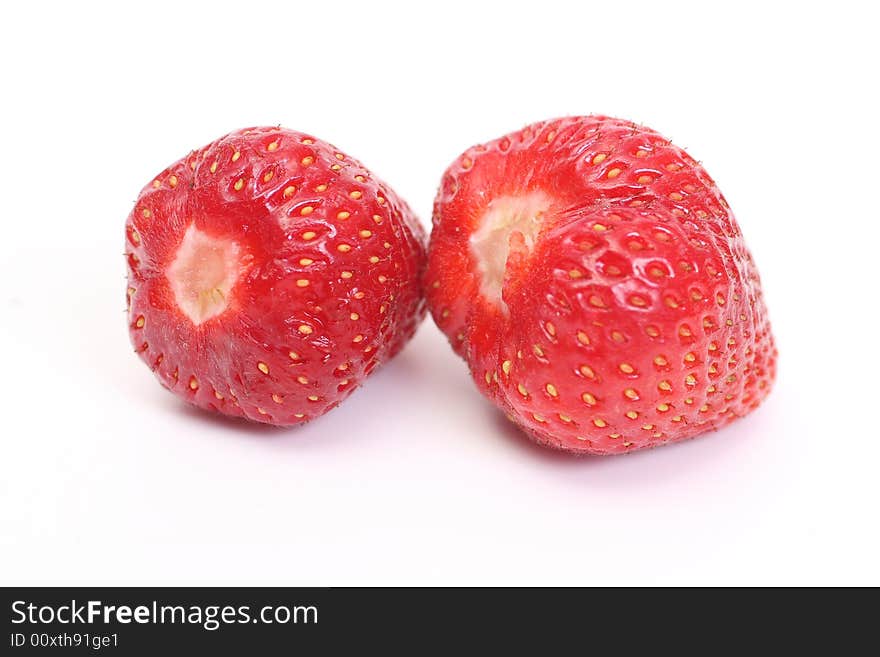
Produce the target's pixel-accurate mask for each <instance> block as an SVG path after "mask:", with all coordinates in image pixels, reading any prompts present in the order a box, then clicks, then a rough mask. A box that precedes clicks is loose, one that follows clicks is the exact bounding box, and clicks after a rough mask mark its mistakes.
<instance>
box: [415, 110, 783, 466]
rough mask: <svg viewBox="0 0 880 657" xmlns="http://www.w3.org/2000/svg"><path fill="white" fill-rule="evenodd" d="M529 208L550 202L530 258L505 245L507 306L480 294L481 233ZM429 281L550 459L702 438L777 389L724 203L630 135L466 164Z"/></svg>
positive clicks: (592, 135)
mask: <svg viewBox="0 0 880 657" xmlns="http://www.w3.org/2000/svg"><path fill="white" fill-rule="evenodd" d="M536 195H537V196H536ZM517 197H520V198H522V197H528V198H543V197H546V198H547V199H549V201H548V203H547V206H546V208H544V209H543V213H542V214H541V215H540V223H541V226H540V231H539V233H538V234H537V237H536V240H535V244H534V246H533V247H532V248H528V247H527V246H524V245H526V244H527V242H528V240H524V238H523V235H522V234H521V232H517V230H516V229H515V228H514V229H513V230H512V231H510V232H509V233H508V234H506V235H504V236H502V237H501V238H500V239H501V241H502V242H503V240H507V247H508V248H509V257H508V259H507V265H506V269H505V271H504V280H503V290H502V299H503V302H501V301H499V300H497V299H492V298H489V297H488V296H487V295H485V294H484V292H482V291H481V286H483V285H484V281H483V280H482V277H481V273H480V272H481V269H480V267H481V264H480V261H479V260H478V258H477V256H476V252H475V250H474V249H473V248H472V246H471V237H472V235H473V234H474V233H475V232H477V231H479V230H480V227H481V226H482V222H483V221H484V220H485V217H487V216H493V217H494V215H492V214H491V213H492V212H493V208H497V207H498V203H499V199H505V200H504V201H503V207H507V206H508V205H509V203H510V201H509V199H510V198H514V199H515V198H517ZM487 213H488V214H487ZM425 282H426V290H427V296H428V304H429V308H430V310H431V312H432V314H433V316H434V319H435V321H436V322H437V324H438V326H439V327H440V328H441V329H442V330H443V331H444V332H445V333H446V335H447V336H448V338H449V340H450V342H451V344H452V345H453V347H454V348H455V350H456V351H457V352H458V353H459V354H460V355H462V356H463V357H464V358H465V359H466V360H467V362H468V364H469V366H470V369H471V374H472V376H473V379H474V381H475V382H476V384H477V386H478V387H479V388H480V390H481V391H482V392H483V393H484V394H485V395H486V396H488V397H489V398H490V399H492V400H493V401H494V402H495V403H496V404H497V405H498V406H499V407H500V408H501V409H502V410H503V411H504V412H505V413H507V414H508V416H509V417H510V418H511V419H512V420H513V421H514V422H516V423H517V424H518V425H519V426H520V427H522V428H523V429H524V430H525V431H526V432H527V433H528V434H529V435H530V436H531V437H533V438H534V439H535V440H536V441H538V442H539V443H541V444H545V445H548V446H551V447H557V448H561V449H565V450H570V451H575V452H586V453H594V454H612V453H621V452H626V451H631V450H635V449H639V448H644V447H652V446H656V445H660V444H663V443H666V442H670V441H677V440H682V439H685V438H690V437H692V436H696V435H698V434H700V433H703V432H705V431H707V430H709V429H713V428H717V427H721V426H723V425H725V424H727V423H728V422H730V421H732V420H734V419H736V418H737V417H740V416H742V415H745V414H746V413H748V412H749V411H751V410H752V409H754V408H755V407H756V406H757V405H758V404H759V403H760V402H761V401H762V400H763V399H764V397H765V396H766V395H767V394H768V392H769V391H770V388H771V385H772V383H773V380H774V377H775V364H776V348H775V346H774V342H773V337H772V335H771V332H770V325H769V323H768V319H767V312H766V308H765V306H764V302H763V299H762V295H761V285H760V280H759V277H758V272H757V270H756V268H755V264H754V262H753V260H752V257H751V255H750V254H749V252H748V250H747V249H746V247H745V244H744V243H743V239H742V235H741V233H740V229H739V227H738V225H737V223H736V221H735V219H734V217H733V214H732V212H731V211H730V208H729V207H728V205H727V203H726V201H725V200H724V197H723V196H722V195H721V192H720V191H719V190H718V188H717V187H716V185H715V183H714V182H713V181H712V179H711V178H710V177H709V175H708V174H707V173H706V171H705V170H704V169H703V168H702V167H701V166H700V165H699V164H698V163H697V162H696V161H694V160H693V159H692V158H691V157H690V156H689V155H688V154H687V153H685V152H684V151H683V150H682V149H680V148H678V147H676V146H674V145H673V144H671V143H670V142H669V141H668V140H667V139H665V138H664V137H662V136H661V135H659V134H658V133H656V132H654V131H653V130H650V129H647V128H644V127H641V126H637V125H635V124H633V123H630V122H626V121H622V120H618V119H613V118H608V117H601V116H590V117H572V118H564V119H558V120H554V121H546V122H541V123H536V124H534V125H531V126H529V127H527V128H525V129H524V130H521V131H519V132H515V133H512V134H510V135H507V136H505V137H502V138H500V139H496V140H494V141H492V142H489V143H487V144H484V145H479V146H475V147H473V148H471V149H469V150H468V151H466V152H465V153H464V154H463V155H462V156H461V157H460V158H458V160H456V162H455V163H453V164H452V166H450V167H449V169H448V170H447V171H446V173H445V175H444V176H443V181H442V184H441V188H440V191H439V193H438V196H437V199H436V202H435V206H434V226H433V232H432V235H431V243H430V247H429V264H428V270H427V273H426V278H425Z"/></svg>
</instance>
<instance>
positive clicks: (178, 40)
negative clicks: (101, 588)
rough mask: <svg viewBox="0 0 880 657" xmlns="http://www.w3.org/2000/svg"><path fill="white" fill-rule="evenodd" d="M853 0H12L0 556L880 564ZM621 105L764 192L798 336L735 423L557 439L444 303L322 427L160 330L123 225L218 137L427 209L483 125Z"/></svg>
mask: <svg viewBox="0 0 880 657" xmlns="http://www.w3.org/2000/svg"><path fill="white" fill-rule="evenodd" d="M404 5H405V6H404ZM818 6H819V5H815V6H814V5H812V4H811V3H797V4H795V3H792V5H791V6H790V8H785V7H784V6H783V5H782V4H781V3H780V4H779V5H777V4H776V3H769V2H764V3H760V4H759V5H756V6H754V7H750V6H749V5H748V4H746V3H734V4H730V5H729V7H726V8H724V9H718V8H714V7H715V5H714V3H693V4H670V3H665V2H651V3H645V4H643V5H642V4H637V3H633V2H627V3H621V2H603V3H599V4H595V5H591V4H588V3H581V2H572V3H559V2H550V1H548V0H541V1H540V2H532V3H525V4H514V3H503V4H499V5H497V6H496V5H488V4H486V5H484V4H482V3H477V2H475V1H470V2H450V1H448V0H447V1H445V2H442V3H436V4H433V5H431V6H427V5H425V4H423V3H394V4H391V3H384V4H374V3H369V2H361V3H348V2H340V1H334V2H308V3H294V2H280V3H272V2H267V1H264V2H256V3H248V2H233V3H218V2H214V3H205V4H204V5H202V6H201V7H200V8H196V6H195V5H193V6H192V7H190V6H188V5H185V4H184V3H181V2H173V3H166V2H156V1H153V2H149V3H143V4H142V5H141V6H140V7H135V6H134V5H131V6H130V5H129V4H128V3H113V4H108V5H106V6H98V5H87V4H84V3H58V4H57V5H54V6H53V5H51V4H49V5H43V4H37V3H23V2H22V3H11V4H10V5H9V6H8V7H7V8H5V9H4V10H3V16H2V26H0V32H2V34H0V37H2V38H0V61H2V62H3V64H2V70H0V80H2V82H0V84H2V86H0V95H2V97H3V100H2V104H0V115H2V125H0V127H2V139H0V190H2V200H0V221H2V232H0V254H2V262H0V309H2V321H0V348H2V361H0V362H2V365H0V366H2V376H0V393H2V394H0V399H2V403H3V429H2V443H0V552H2V554H0V584H7V585H12V584H43V585H49V584H92V585H134V584H180V585H195V584H216V585H221V584H254V585H339V584H874V585H877V584H880V565H878V564H880V560H878V559H877V554H878V551H880V533H878V522H877V517H878V513H877V504H878V497H880V495H878V478H880V477H878V468H880V430H878V426H880V419H878V410H877V409H878V399H877V397H878V393H877V387H876V385H877V377H878V371H880V366H878V357H877V345H876V342H877V339H878V338H877V331H878V326H880V324H878V317H877V307H878V299H877V287H876V286H877V284H878V280H880V276H878V271H880V257H878V254H880V250H878V249H880V229H878V226H880V216H878V214H880V213H878V207H880V200H878V191H880V166H878V162H880V159H878V157H880V140H878V129H877V117H878V105H877V102H876V99H875V98H874V97H873V93H874V92H876V90H877V72H876V68H877V64H878V61H880V53H878V48H877V45H876V44H877V35H876V34H875V33H874V30H875V28H876V24H877V23H876V20H874V19H872V18H871V17H869V16H867V15H865V14H864V13H861V11H860V10H857V9H854V8H851V6H850V5H848V4H847V3H845V2H835V3H829V4H828V5H827V6H826V5H824V4H823V5H821V8H817V7H818ZM856 6H858V5H855V4H853V5H852V7H856ZM591 112H602V113H608V114H613V115H618V116H622V117H625V118H629V119H633V120H635V121H638V122H641V123H644V124H646V125H650V126H652V127H654V128H656V129H657V130H659V131H661V132H662V133H664V134H666V135H667V136H669V137H671V138H672V139H673V140H674V141H676V143H678V144H680V145H682V146H684V147H686V148H688V149H689V151H690V152H691V153H692V154H693V155H694V156H695V157H697V158H698V159H700V160H702V161H703V163H704V164H705V165H706V167H707V169H708V170H709V171H710V173H711V175H712V176H713V177H714V178H715V179H716V180H717V181H718V183H719V185H720V186H721V188H722V190H723V191H724V193H725V194H726V196H727V198H728V200H729V202H730V204H731V205H732V207H733V208H734V211H735V212H736V214H737V217H738V219H739V222H740V224H741V226H742V229H743V231H744V233H745V236H746V241H747V243H748V244H749V246H750V248H751V249H752V251H753V253H754V255H755V258H756V260H757V262H758V265H759V268H760V270H761V273H762V275H763V278H764V284H765V292H766V298H767V302H768V306H769V309H770V315H771V320H772V322H773V326H774V329H775V333H776V337H777V340H778V345H779V350H780V356H781V360H780V373H779V379H778V383H777V387H776V389H775V390H774V392H773V393H772V395H771V396H770V398H769V399H768V401H767V402H766V404H765V405H764V406H763V407H762V408H761V409H760V410H759V411H757V412H756V413H754V414H753V415H752V416H750V417H748V418H747V419H744V420H742V421H739V422H738V423H736V424H735V425H734V426H731V427H729V428H727V429H724V430H722V431H720V432H718V433H716V434H714V435H710V436H709V437H706V438H703V439H699V440H695V441H692V442H689V443H686V444H681V445H677V446H670V447H665V448H661V449H657V450H654V451H649V452H642V453H637V454H634V455H631V456H625V457H616V458H582V459H575V458H571V457H567V456H565V455H561V454H557V453H551V452H548V451H544V450H542V449H539V448H537V447H534V446H532V445H531V444H530V443H529V442H527V440H526V439H524V438H523V437H522V436H521V435H519V434H517V432H516V431H514V430H512V429H511V428H509V427H508V426H507V425H506V423H505V422H504V421H502V420H499V417H498V415H497V414H496V413H495V412H494V411H493V409H492V408H491V407H490V406H489V404H488V402H485V401H484V400H483V399H482V398H481V397H480V396H479V395H478V393H477V392H476V390H475V388H474V386H473V385H472V384H471V382H470V380H469V378H468V376H467V372H466V368H465V365H464V363H463V362H461V361H459V360H457V359H456V357H454V356H453V354H452V352H451V350H450V349H449V348H448V347H447V345H446V343H445V340H444V339H443V338H442V337H441V335H440V334H439V332H438V331H437V329H436V328H435V327H434V326H433V324H432V323H431V321H430V319H429V320H427V321H426V322H425V324H424V325H423V326H422V328H421V329H420V331H419V333H418V335H417V337H416V338H415V340H414V341H413V342H412V343H411V345H410V346H409V347H408V348H407V349H406V351H405V352H404V353H403V354H402V355H401V356H400V357H399V358H397V359H396V360H395V361H394V362H392V363H390V364H389V365H387V366H386V367H384V368H383V369H382V370H381V371H380V372H378V373H377V374H376V375H375V376H374V377H373V378H371V379H370V380H369V381H368V382H367V385H366V386H365V387H364V388H363V389H362V390H361V391H359V392H358V393H356V394H355V395H354V396H353V397H352V398H351V399H350V400H349V401H347V402H346V403H345V404H344V405H343V406H342V407H341V408H340V409H338V410H336V411H334V412H333V413H331V414H329V415H327V416H325V417H324V418H322V419H320V420H318V421H316V422H314V423H312V424H310V425H308V426H306V427H304V428H300V429H293V430H266V429H262V428H259V427H256V426H250V425H246V424H243V423H229V422H224V421H219V420H216V419H212V418H211V417H209V416H206V415H204V414H202V413H199V412H196V411H192V410H188V409H187V408H186V407H184V406H183V405H182V404H181V403H179V402H178V401H177V400H176V399H175V398H174V397H172V396H171V395H169V394H168V393H166V392H165V391H164V390H162V389H161V388H160V386H159V385H158V384H157V383H156V381H155V380H154V379H153V377H152V375H151V374H150V372H149V371H148V370H147V368H146V367H144V366H143V364H142V363H140V362H139V360H138V359H137V358H136V357H135V356H134V354H132V353H131V349H130V347H129V343H128V337H127V330H126V321H125V316H124V313H123V308H124V305H125V304H124V297H125V280H124V276H125V269H124V261H123V257H122V250H123V222H124V219H125V216H126V215H127V213H128V211H129V209H130V207H131V205H132V203H133V201H134V199H135V197H136V195H137V193H138V191H139V189H140V188H141V186H142V185H143V184H144V183H145V182H146V181H148V180H149V179H150V177H151V176H152V175H154V174H155V173H156V172H158V171H159V170H161V169H162V168H163V167H164V166H165V165H166V164H168V163H170V162H171V161H173V160H175V159H177V158H178V157H180V156H182V155H183V154H185V153H186V152H188V151H189V150H190V149H191V148H194V147H198V146H201V145H202V144H204V143H207V142H208V141H210V140H211V139H213V138H215V137H218V136H220V135H221V134H223V133H225V132H228V131H230V130H233V129H236V128H240V127H244V126H248V125H255V124H272V125H274V124H282V125H284V126H287V127H290V128H295V129H299V130H303V131H308V132H312V133H314V134H316V135H318V136H320V137H322V138H324V139H327V140H329V141H331V142H333V143H335V144H337V145H338V146H340V147H341V148H343V149H344V150H346V151H347V152H349V153H351V154H352V155H354V156H355V157H357V158H360V159H361V160H363V161H364V162H365V163H366V164H367V166H369V167H371V168H372V169H373V170H374V171H375V172H377V173H378V175H380V176H381V177H383V178H385V179H386V180H387V181H388V182H390V183H391V184H392V185H393V187H394V188H395V189H396V190H397V191H398V192H399V193H400V194H401V195H402V196H403V197H404V198H406V199H408V200H409V201H410V203H411V204H412V206H413V207H414V208H415V209H416V211H417V212H418V213H419V215H420V216H421V218H422V220H423V221H424V222H425V223H426V224H427V223H428V222H429V221H430V211H431V202H432V199H433V196H434V192H435V189H436V185H437V183H438V181H439V179H440V175H441V173H442V171H443V169H444V168H445V167H446V165H447V164H448V163H449V162H450V161H451V160H452V159H453V158H454V157H455V156H456V155H457V154H458V153H459V152H460V151H462V150H464V149H465V148H466V147H468V146H470V145H471V144H473V143H476V142H480V141H485V140H488V139H491V138H494V137H496V136H500V135H501V134H503V133H505V132H508V131H510V130H514V129H517V128H520V127H522V126H523V125H525V124H527V123H529V122H532V121H535V120H539V119H544V118H550V117H554V116H559V115H565V114H586V113H591Z"/></svg>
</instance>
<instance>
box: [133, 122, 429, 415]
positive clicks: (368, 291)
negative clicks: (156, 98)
mask: <svg viewBox="0 0 880 657" xmlns="http://www.w3.org/2000/svg"><path fill="white" fill-rule="evenodd" d="M126 246H127V257H128V266H129V273H128V280H129V285H128V301H129V319H130V324H129V328H130V333H131V340H132V343H133V344H134V347H135V350H136V351H137V353H139V354H140V356H141V358H142V359H143V360H144V362H146V363H147V365H149V366H150V368H151V369H152V370H153V371H154V372H155V374H156V376H157V377H158V379H159V381H160V382H161V383H162V384H163V385H164V386H166V387H167V388H169V389H171V390H172V391H173V392H174V393H176V394H177V395H178V396H179V397H182V398H183V399H185V400H186V401H188V402H189V403H191V404H195V405H196V406H199V407H201V408H205V409H210V410H213V411H217V412H220V413H223V414H226V415H234V416H241V417H246V418H248V419H251V420H256V421H258V422H265V423H269V424H278V425H288V424H297V423H300V422H305V421H307V420H310V419H312V418H315V417H317V416H319V415H322V414H323V413H326V412H327V411H328V410H330V409H331V408H333V407H335V406H336V405H337V404H339V402H341V401H342V400H343V399H344V398H345V397H347V396H348V395H349V394H350V393H351V392H352V391H353V390H354V389H355V388H357V387H358V386H359V385H360V383H361V382H362V381H363V379H364V377H366V376H367V375H368V374H369V373H370V372H371V371H372V370H373V369H374V368H375V367H376V366H377V365H378V364H379V363H380V362H382V361H385V360H388V359H389V358H391V357H392V356H394V355H395V354H396V353H397V352H398V351H399V350H400V349H401V348H402V347H403V345H404V344H405V343H406V341H407V340H408V339H409V338H410V337H411V336H412V334H413V332H414V331H415V329H416V326H417V325H418V323H419V321H420V320H421V319H422V317H423V314H424V303H423V300H422V298H421V293H420V290H419V277H420V275H421V270H422V269H423V264H424V232H423V230H422V228H421V227H420V225H419V223H418V221H417V220H416V218H415V217H414V216H413V214H412V212H411V211H410V209H409V207H408V206H407V205H406V203H405V202H403V201H402V200H401V199H399V198H398V197H397V195H396V194H395V193H394V192H393V191H392V190H391V189H389V188H388V187H387V186H386V185H385V184H384V183H382V182H381V181H379V180H377V179H376V178H375V177H374V176H373V175H372V174H371V173H370V172H369V171H368V170H367V169H366V168H364V166H363V165H362V164H361V163H360V162H358V161H357V160H354V159H352V158H350V157H348V156H347V155H345V154H343V153H342V152H340V151H339V150H338V149H336V148H334V147H333V146H331V145H330V144H328V143H326V142H323V141H320V140H318V139H316V138H314V137H311V136H309V135H304V134H301V133H299V132H294V131H291V130H284V129H280V128H251V129H249V130H241V131H239V132H233V133H231V134H229V135H226V136H225V137H221V138H220V139H218V140H217V141H215V142H213V143H211V144H208V145H207V146H205V147H204V148H201V149H199V150H198V151H194V152H192V153H190V154H189V155H188V156H187V157H185V158H183V159H182V160H180V161H178V162H176V163H175V164H172V165H171V166H170V167H168V168H167V169H165V170H164V171H163V172H162V173H160V174H159V175H158V176H156V178H155V179H154V180H153V181H152V182H151V183H150V184H148V185H147V186H146V187H145V188H144V189H143V191H142V192H141V194H140V196H139V197H138V200H137V202H136V204H135V207H134V209H133V210H132V212H131V214H130V215H129V217H128V222H127V224H126Z"/></svg>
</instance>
